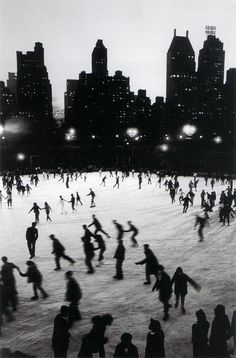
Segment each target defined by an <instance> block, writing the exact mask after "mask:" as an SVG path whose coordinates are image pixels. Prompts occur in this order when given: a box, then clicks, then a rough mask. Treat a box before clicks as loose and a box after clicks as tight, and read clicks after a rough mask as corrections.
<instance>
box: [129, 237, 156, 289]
mask: <svg viewBox="0 0 236 358" xmlns="http://www.w3.org/2000/svg"><path fill="white" fill-rule="evenodd" d="M143 247H144V254H145V256H146V257H145V259H144V260H142V261H139V262H135V265H143V264H146V268H145V272H146V281H145V282H144V283H143V284H144V285H150V284H151V278H150V276H151V275H155V277H157V268H158V265H159V263H158V260H157V258H156V256H155V255H154V253H153V252H152V250H151V249H150V248H149V245H148V244H144V245H143Z"/></svg>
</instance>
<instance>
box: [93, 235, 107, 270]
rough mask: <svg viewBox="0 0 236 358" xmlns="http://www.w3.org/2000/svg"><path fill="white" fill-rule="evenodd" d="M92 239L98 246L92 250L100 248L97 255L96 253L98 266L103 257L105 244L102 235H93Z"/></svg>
mask: <svg viewBox="0 0 236 358" xmlns="http://www.w3.org/2000/svg"><path fill="white" fill-rule="evenodd" d="M94 240H95V241H96V243H97V244H98V247H96V248H94V250H100V251H99V255H98V265H97V266H100V265H101V264H102V262H103V259H104V256H103V254H104V252H105V251H106V245H105V241H104V240H103V238H102V235H95V239H94Z"/></svg>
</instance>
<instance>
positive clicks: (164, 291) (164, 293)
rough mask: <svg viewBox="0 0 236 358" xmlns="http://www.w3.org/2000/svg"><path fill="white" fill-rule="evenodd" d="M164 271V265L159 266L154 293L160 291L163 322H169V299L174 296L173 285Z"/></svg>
mask: <svg viewBox="0 0 236 358" xmlns="http://www.w3.org/2000/svg"><path fill="white" fill-rule="evenodd" d="M164 270H165V269H164V267H163V266H162V265H158V266H157V279H156V283H155V285H154V286H153V288H152V291H155V290H156V291H158V290H159V300H160V301H161V302H162V303H163V307H164V317H163V321H167V320H168V318H169V308H170V307H171V305H170V304H169V299H170V297H171V294H172V287H171V286H172V285H171V280H170V276H169V275H168V274H167V273H166V272H165V271H164Z"/></svg>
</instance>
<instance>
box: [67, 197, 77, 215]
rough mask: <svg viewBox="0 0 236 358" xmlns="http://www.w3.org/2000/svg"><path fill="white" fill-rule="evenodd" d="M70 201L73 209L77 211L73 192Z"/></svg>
mask: <svg viewBox="0 0 236 358" xmlns="http://www.w3.org/2000/svg"><path fill="white" fill-rule="evenodd" d="M68 203H71V209H72V211H76V210H75V197H74V195H73V194H71V198H70V201H68Z"/></svg>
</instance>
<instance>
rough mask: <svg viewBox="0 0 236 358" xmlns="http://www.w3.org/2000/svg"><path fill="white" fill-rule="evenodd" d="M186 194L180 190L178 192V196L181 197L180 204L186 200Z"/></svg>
mask: <svg viewBox="0 0 236 358" xmlns="http://www.w3.org/2000/svg"><path fill="white" fill-rule="evenodd" d="M184 195H185V194H184V192H183V190H182V189H181V188H180V189H179V191H178V196H179V203H180V204H181V202H182V201H183V200H184Z"/></svg>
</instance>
